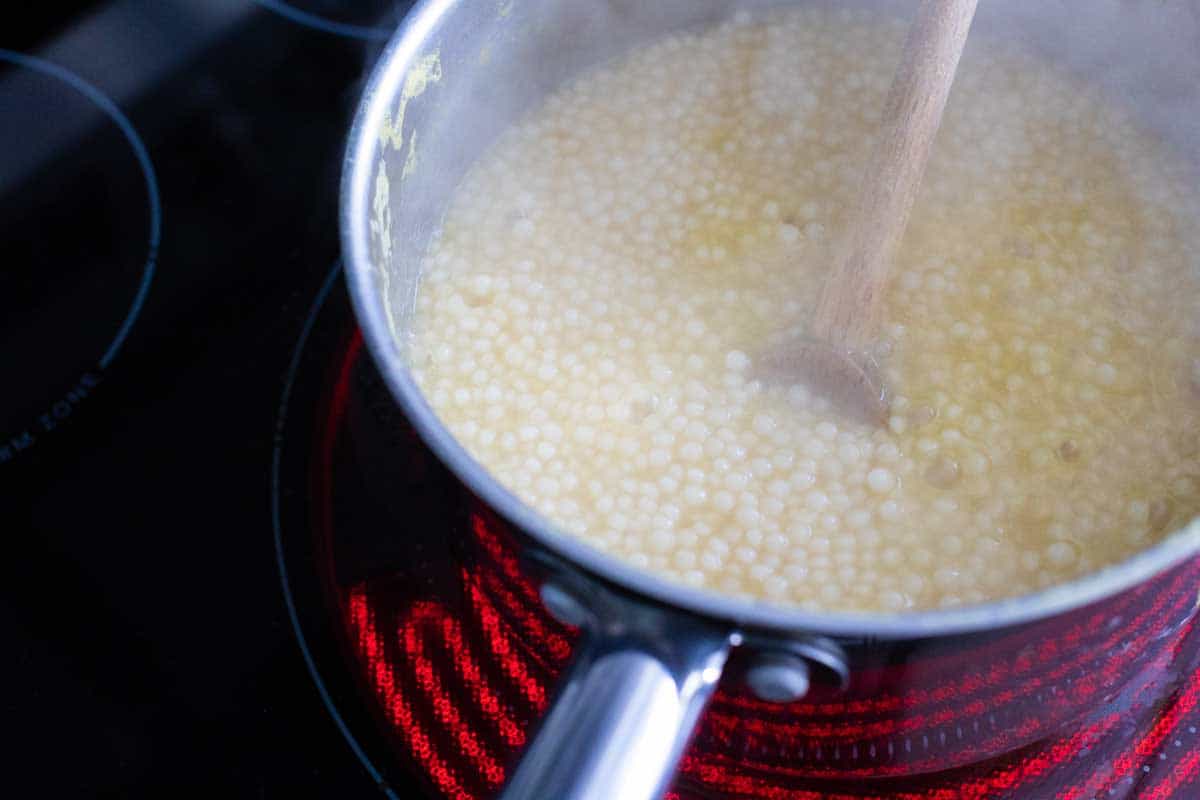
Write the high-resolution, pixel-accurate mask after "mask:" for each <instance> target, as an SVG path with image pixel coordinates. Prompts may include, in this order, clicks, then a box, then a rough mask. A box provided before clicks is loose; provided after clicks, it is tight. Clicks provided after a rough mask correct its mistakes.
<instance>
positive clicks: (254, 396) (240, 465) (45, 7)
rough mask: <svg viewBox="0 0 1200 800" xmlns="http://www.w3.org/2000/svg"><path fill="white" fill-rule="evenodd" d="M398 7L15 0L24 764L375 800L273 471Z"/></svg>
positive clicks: (2, 149)
mask: <svg viewBox="0 0 1200 800" xmlns="http://www.w3.org/2000/svg"><path fill="white" fill-rule="evenodd" d="M406 5H407V4H405V3H398V4H397V3H392V2H387V1H386V0H288V2H284V0H260V1H259V2H253V1H252V0H111V1H107V2H106V1H105V0H94V1H93V2H83V1H77V2H67V3H43V4H32V5H31V6H29V7H28V8H25V7H23V8H22V9H21V13H20V14H18V13H17V11H18V10H17V9H16V8H15V7H12V8H7V9H6V10H5V11H4V12H3V15H4V17H5V20H4V22H3V23H0V259H2V265H3V266H2V267H0V509H2V512H0V533H2V534H3V538H4V541H5V542H6V545H7V547H6V550H7V553H6V556H5V558H4V559H2V560H0V564H2V566H0V635H2V636H3V639H4V642H5V647H4V651H5V653H6V657H5V658H3V659H2V660H0V663H3V664H4V666H5V669H4V670H3V671H4V673H5V674H6V678H7V680H6V685H7V686H8V691H7V692H6V693H5V697H4V700H3V712H2V717H3V719H4V721H5V723H6V724H5V727H6V729H7V730H8V732H9V735H8V737H6V738H7V739H8V741H9V744H8V745H7V746H6V758H5V759H4V761H5V764H6V767H5V773H6V774H5V779H6V783H7V784H8V785H9V786H27V787H38V794H39V795H40V796H46V797H65V796H79V797H143V796H145V797H151V796H152V797H169V796H179V795H183V796H192V795H199V794H200V793H204V794H205V795H207V796H220V797H254V798H269V797H297V796H302V797H308V796H317V797H345V798H352V797H378V796H380V793H379V790H378V787H377V786H376V785H375V781H374V779H373V778H372V777H371V775H370V773H369V771H367V770H364V769H363V765H362V763H361V762H360V760H359V758H358V757H357V756H356V755H355V754H354V753H353V752H352V751H351V749H350V748H349V747H348V746H347V743H346V741H345V740H344V738H343V736H342V734H341V732H340V731H339V729H338V724H339V723H338V721H335V719H334V718H333V717H332V716H331V715H330V713H329V710H328V708H327V704H326V702H325V701H324V700H323V698H322V696H321V694H320V693H319V692H318V689H317V688H316V686H315V685H314V683H313V681H312V678H311V676H310V673H309V669H308V666H306V663H305V658H304V656H303V654H302V653H301V650H300V648H299V647H298V646H297V641H296V638H295V636H294V632H293V628H292V622H291V619H290V618H289V613H288V609H287V607H286V606H285V601H284V595H283V593H282V592H281V589H280V577H279V571H278V564H277V557H276V551H275V546H274V543H273V540H272V535H271V532H272V525H271V505H270V480H271V458H272V449H273V437H274V435H275V425H276V419H277V416H278V409H279V402H280V398H281V395H282V392H283V388H284V382H285V377H286V374H287V370H288V366H289V363H290V360H291V357H292V354H293V352H294V351H295V348H296V344H297V341H298V339H299V337H300V334H301V331H302V328H303V326H304V322H305V319H306V317H307V315H308V311H309V308H310V307H311V305H312V302H313V299H314V297H315V296H317V294H318V292H319V291H320V289H321V287H322V286H323V285H324V283H325V281H326V280H327V278H328V276H329V275H330V272H331V269H332V268H333V266H334V265H335V263H336V261H337V257H338V240H337V226H336V210H337V185H338V180H339V175H340V167H341V155H342V147H343V144H344V138H345V134H346V130H347V127H348V123H349V120H350V117H351V114H352V111H353V107H354V105H355V103H356V102H357V98H358V94H359V91H360V88H361V84H362V82H363V80H364V77H365V73H366V70H367V69H368V67H369V65H370V64H371V63H372V62H373V60H374V59H375V57H376V56H377V55H378V53H379V51H380V49H381V48H382V46H383V42H384V40H385V39H386V37H387V36H388V35H389V34H390V30H391V29H392V28H393V27H394V26H395V24H396V21H397V20H398V19H399V17H400V16H401V15H402V14H403V13H404V11H405V10H406V8H405V6H406ZM390 777H391V778H392V785H391V790H392V792H393V794H395V795H396V796H402V797H405V796H414V795H415V793H417V792H418V791H419V790H418V789H416V788H414V787H406V786H404V785H403V777H402V776H400V777H397V776H395V775H393V776H390ZM398 781H399V782H398Z"/></svg>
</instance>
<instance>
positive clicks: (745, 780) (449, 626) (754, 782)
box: [347, 570, 1200, 800]
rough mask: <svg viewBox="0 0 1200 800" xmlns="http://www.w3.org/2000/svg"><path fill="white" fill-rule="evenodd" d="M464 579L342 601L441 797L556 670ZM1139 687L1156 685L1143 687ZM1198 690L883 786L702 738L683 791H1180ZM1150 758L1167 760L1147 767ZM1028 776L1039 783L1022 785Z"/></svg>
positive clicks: (505, 751)
mask: <svg viewBox="0 0 1200 800" xmlns="http://www.w3.org/2000/svg"><path fill="white" fill-rule="evenodd" d="M463 580H464V582H465V585H466V587H467V594H468V597H469V600H470V602H469V603H468V604H467V605H468V606H469V607H466V608H455V609H449V608H447V607H446V606H444V605H442V604H440V603H436V602H431V601H418V602H417V603H414V604H411V605H409V606H407V607H393V604H391V603H389V601H388V597H389V596H391V595H393V594H394V593H393V592H391V591H390V590H389V587H387V585H386V584H384V585H378V586H377V585H373V584H368V585H361V586H359V587H356V588H355V589H353V590H352V591H351V592H350V594H349V597H348V603H347V609H348V612H349V616H350V619H349V624H350V628H351V631H352V633H353V641H354V642H355V643H356V646H357V649H358V652H359V654H360V656H361V657H362V663H363V665H364V667H365V673H366V675H367V677H368V680H369V682H370V684H371V686H372V688H373V690H374V692H375V693H376V696H377V697H378V698H379V701H380V703H381V704H382V705H383V707H384V709H385V710H386V712H387V717H388V719H389V720H390V721H391V722H392V723H393V725H394V726H395V728H396V731H397V732H398V734H399V740H400V741H401V742H402V743H403V744H404V747H405V748H406V749H407V750H408V751H409V753H410V754H411V755H412V756H413V758H414V759H415V760H416V761H417V762H418V763H419V764H420V765H421V766H422V768H423V769H424V770H425V771H426V772H427V773H428V774H429V776H430V778H431V780H432V781H433V782H434V784H435V785H436V786H437V787H438V789H439V790H440V791H441V792H442V793H443V794H445V795H446V796H447V797H472V798H485V797H490V796H492V795H493V794H494V793H495V791H496V790H497V789H498V787H499V785H500V784H501V782H502V781H503V775H504V771H503V767H502V766H501V765H507V764H511V763H512V762H513V759H514V758H515V757H516V755H517V754H518V751H519V749H520V747H521V743H522V741H523V739H524V736H525V733H526V731H528V730H529V727H530V726H531V725H532V724H533V723H534V722H535V721H536V719H537V718H538V717H539V715H540V714H541V713H542V712H543V711H544V707H545V703H546V697H547V695H548V692H549V690H550V688H551V685H552V683H553V680H554V678H555V673H556V670H550V669H547V668H546V667H545V666H543V665H540V664H538V663H537V662H536V660H535V659H533V658H531V657H530V656H528V655H526V653H525V650H526V648H525V647H523V646H521V645H519V644H518V643H517V641H515V639H514V636H515V633H514V632H515V631H516V630H518V629H517V628H516V627H515V626H513V623H511V622H505V621H504V617H505V615H504V613H503V611H502V610H501V609H498V608H496V605H495V604H493V601H492V600H491V599H490V597H489V595H488V593H487V592H485V591H484V590H483V588H482V586H481V580H480V578H479V576H478V574H476V573H471V572H468V571H465V570H464V572H463ZM546 624H557V623H551V622H548V623H546ZM510 626H513V627H510ZM1165 658H1169V655H1168V656H1166V657H1165ZM1132 691H1133V693H1134V694H1137V693H1138V691H1139V690H1137V689H1135V690H1132ZM1140 691H1141V692H1148V693H1152V691H1153V689H1152V687H1150V686H1149V685H1143V686H1142V687H1141V688H1140ZM1198 698H1200V680H1197V679H1196V678H1195V677H1194V676H1193V678H1192V680H1190V681H1189V682H1187V683H1186V685H1185V686H1184V687H1183V688H1182V689H1181V690H1180V691H1179V692H1178V694H1177V695H1176V696H1175V697H1174V698H1173V699H1172V700H1171V702H1169V703H1167V704H1166V705H1164V706H1163V707H1162V709H1161V712H1160V713H1158V715H1157V717H1156V718H1155V719H1154V720H1153V721H1152V723H1151V724H1150V725H1148V726H1147V728H1146V729H1145V730H1144V731H1141V732H1139V734H1140V735H1138V736H1133V737H1132V738H1131V737H1130V736H1129V733H1130V732H1129V731H1128V730H1127V729H1128V720H1127V718H1126V711H1125V709H1123V708H1122V709H1119V710H1115V711H1114V710H1109V711H1107V712H1105V713H1101V714H1099V715H1097V716H1096V718H1094V719H1092V720H1091V721H1089V722H1088V724H1086V725H1084V726H1082V727H1080V728H1079V729H1077V730H1075V731H1073V732H1071V733H1070V734H1069V735H1065V736H1063V737H1060V738H1058V739H1055V740H1053V741H1051V742H1048V743H1045V744H1043V745H1040V746H1038V747H1036V748H1033V749H1028V750H1027V751H1024V752H1021V753H1019V754H1015V755H1012V756H1008V757H1005V758H1002V759H998V760H996V761H995V762H993V763H991V764H988V765H983V766H979V765H977V766H974V767H971V768H969V769H965V770H963V769H960V770H955V771H953V772H950V773H945V774H935V775H930V776H926V777H924V778H912V779H906V780H903V781H901V782H899V783H897V782H896V781H895V780H893V781H892V785H891V786H890V787H889V788H888V789H887V790H886V791H885V790H881V789H880V788H878V787H871V786H870V785H869V784H864V783H863V782H858V783H857V784H851V785H849V786H838V787H837V788H832V786H830V787H828V788H806V784H813V783H814V781H813V779H812V776H810V775H801V776H796V775H794V774H790V773H791V772H792V771H791V770H789V769H787V768H786V765H785V764H782V763H775V764H770V763H764V762H762V761H761V760H758V759H750V760H747V759H744V758H742V757H740V756H734V757H731V756H729V755H726V754H722V753H719V752H708V751H706V750H705V749H702V748H697V747H694V748H693V749H692V750H691V751H689V753H688V755H687V756H685V758H684V761H683V763H682V765H681V780H680V784H679V786H678V787H677V789H676V791H675V797H676V798H678V800H692V799H693V798H703V797H713V796H720V797H731V798H790V799H792V800H872V799H877V800H935V799H938V798H945V800H985V799H986V800H994V799H998V798H1026V797H1039V798H1040V797H1043V796H1044V797H1046V798H1054V800H1091V798H1093V797H1096V796H1106V797H1107V796H1111V795H1108V794H1107V792H1108V790H1109V789H1110V788H1114V787H1120V786H1121V785H1122V782H1123V781H1126V780H1127V779H1128V778H1130V777H1131V776H1136V777H1137V779H1138V780H1140V781H1141V784H1140V785H1139V786H1138V790H1137V791H1138V793H1137V794H1136V795H1129V794H1126V795H1118V796H1125V797H1128V796H1137V797H1153V798H1157V799H1158V800H1183V798H1190V797H1191V795H1189V794H1186V793H1181V792H1184V791H1185V790H1190V787H1192V786H1193V785H1194V784H1195V782H1196V779H1197V773H1198V772H1200V757H1198V756H1197V755H1196V753H1195V752H1193V751H1192V750H1186V751H1185V750H1183V749H1182V748H1181V747H1180V748H1176V750H1177V751H1178V752H1179V754H1180V755H1181V756H1183V757H1182V758H1180V759H1179V760H1177V761H1175V762H1174V763H1172V764H1170V766H1169V767H1168V766H1167V762H1165V761H1163V760H1160V759H1158V758H1157V755H1158V754H1159V753H1160V752H1162V751H1163V749H1164V748H1166V747H1169V746H1170V743H1171V741H1172V740H1177V741H1180V742H1181V744H1182V742H1183V740H1185V739H1186V740H1188V741H1189V742H1190V743H1194V742H1195V734H1194V732H1195V729H1196V724H1197V723H1198V722H1200V713H1197V700H1198ZM1132 699H1133V700H1137V698H1136V697H1135V698H1132ZM698 744H699V742H698ZM1156 764H1159V765H1161V766H1158V768H1157V769H1154V768H1152V769H1151V770H1150V771H1149V772H1145V771H1143V770H1144V768H1145V767H1146V766H1151V767H1153V766H1154V765H1156ZM816 783H820V781H816ZM1034 787H1042V792H1044V793H1042V792H1039V793H1038V794H1036V795H1030V794H1028V791H1030V790H1032V789H1033V788H1034Z"/></svg>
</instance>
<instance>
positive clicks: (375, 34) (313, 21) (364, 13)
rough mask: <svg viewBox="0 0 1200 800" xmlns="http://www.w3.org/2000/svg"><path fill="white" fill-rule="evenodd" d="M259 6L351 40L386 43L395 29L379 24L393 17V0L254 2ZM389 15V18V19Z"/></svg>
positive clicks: (394, 12) (275, 0)
mask: <svg viewBox="0 0 1200 800" xmlns="http://www.w3.org/2000/svg"><path fill="white" fill-rule="evenodd" d="M255 2H257V3H258V4H259V5H260V6H262V7H263V8H266V9H270V10H271V11H274V12H275V13H276V14H279V15H280V16H284V17H287V18H288V19H290V20H292V21H293V22H296V23H299V24H301V25H306V26H308V27H310V28H316V29H317V30H322V31H325V32H326V33H333V34H336V35H338V36H347V37H350V38H352V39H366V40H369V41H376V42H382V41H387V40H388V39H389V38H390V37H391V35H392V33H393V32H394V30H395V28H394V26H393V27H388V26H387V25H383V24H379V23H380V21H381V20H387V19H389V18H391V17H394V18H395V20H396V21H398V19H399V17H398V16H397V15H396V9H397V3H396V2H395V0H255ZM389 15H390V16H389Z"/></svg>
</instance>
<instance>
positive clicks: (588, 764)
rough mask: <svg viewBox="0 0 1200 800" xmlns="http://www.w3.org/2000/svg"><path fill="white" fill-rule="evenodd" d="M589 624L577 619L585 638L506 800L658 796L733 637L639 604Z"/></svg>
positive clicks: (632, 799) (625, 799)
mask: <svg viewBox="0 0 1200 800" xmlns="http://www.w3.org/2000/svg"><path fill="white" fill-rule="evenodd" d="M551 590H552V591H555V590H554V589H553V587H551ZM543 596H544V597H546V591H545V590H543ZM547 600H548V601H549V600H550V598H549V597H547ZM548 605H551V607H552V608H553V605H552V604H551V603H549V602H548ZM609 610H611V611H617V609H609ZM588 616H589V617H590V619H586V620H578V622H579V623H580V624H583V626H584V629H585V631H586V632H585V635H584V638H583V640H582V642H581V644H580V646H579V647H578V649H577V651H576V655H575V658H574V661H573V663H572V664H571V666H570V668H569V670H568V672H567V674H566V677H565V679H564V680H563V681H562V683H561V685H560V687H559V692H558V696H557V698H556V699H555V701H554V703H553V705H552V706H551V708H550V712H549V714H548V715H547V716H546V717H545V719H544V720H543V721H542V723H541V727H540V728H539V730H538V732H537V735H536V737H535V738H534V740H533V741H532V743H531V744H530V745H529V746H528V748H527V749H526V751H525V753H524V754H523V755H522V757H521V762H520V764H519V765H518V767H517V769H516V771H515V773H514V774H513V776H512V778H511V779H510V780H509V782H508V784H507V785H506V787H505V789H504V791H503V793H502V794H501V798H502V800H546V798H555V800H613V798H621V800H656V799H657V798H659V797H661V796H662V795H663V794H664V793H665V792H666V790H667V787H668V786H669V785H670V782H671V777H672V775H673V774H674V772H675V767H676V764H677V763H678V761H679V759H680V757H681V756H682V755H683V751H684V748H685V747H686V746H687V743H688V740H689V739H690V738H691V735H692V731H693V729H694V728H695V725H696V721H697V720H698V719H699V717H700V712H701V711H702V710H703V709H704V706H705V704H706V703H707V702H708V699H709V697H710V696H711V695H712V693H713V690H714V689H715V688H716V685H717V680H718V679H719V678H720V676H721V670H722V668H723V667H724V665H725V660H726V658H727V657H728V655H729V649H730V647H731V646H732V643H733V641H734V640H735V638H736V634H734V633H732V632H731V631H729V630H728V629H720V628H718V627H717V626H715V625H712V624H709V623H706V622H703V621H699V620H691V619H681V618H678V617H676V616H675V614H673V613H671V612H667V611H657V610H648V609H646V608H643V607H640V606H636V605H635V604H633V603H630V604H629V607H626V608H623V609H620V610H619V615H618V616H609V615H608V614H604V615H603V617H601V616H599V615H598V614H595V613H589V614H588ZM621 617H624V618H621Z"/></svg>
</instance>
